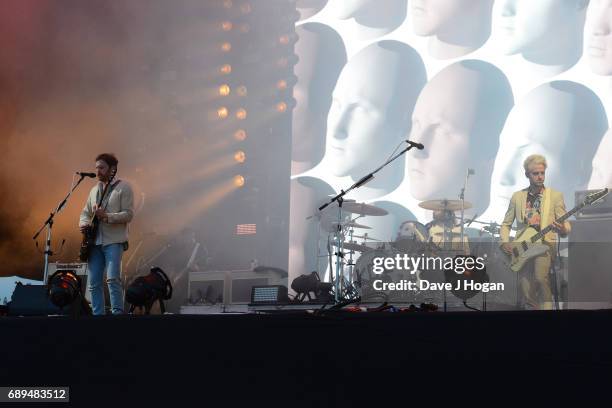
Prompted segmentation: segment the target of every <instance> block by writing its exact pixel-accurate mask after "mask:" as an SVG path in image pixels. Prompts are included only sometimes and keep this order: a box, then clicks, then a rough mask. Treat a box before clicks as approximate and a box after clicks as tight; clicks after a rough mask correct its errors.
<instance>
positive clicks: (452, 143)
mask: <svg viewBox="0 0 612 408" xmlns="http://www.w3.org/2000/svg"><path fill="white" fill-rule="evenodd" d="M512 105H513V97H512V90H511V88H510V84H509V83H508V80H507V78H506V76H505V75H504V74H503V73H502V72H501V71H500V70H499V69H497V68H496V67H495V66H493V65H491V64H489V63H486V62H483V61H476V60H464V61H461V62H456V63H454V64H452V65H450V66H448V67H446V68H445V69H443V70H442V71H440V72H439V73H438V74H437V75H436V76H435V77H433V78H432V79H431V80H430V81H429V82H428V83H427V85H426V86H425V88H424V89H423V91H422V92H421V94H420V95H419V99H418V100H417V104H416V106H415V108H414V113H413V115H412V132H411V134H410V140H413V141H415V142H419V143H423V144H424V145H425V149H423V150H414V149H413V150H411V151H410V153H409V154H410V155H409V157H408V159H407V169H408V179H409V183H410V191H411V194H412V196H413V197H414V198H416V199H418V200H430V199H442V198H455V197H457V195H458V194H459V192H460V190H461V188H462V186H463V182H464V179H465V175H466V172H467V169H468V168H472V169H474V170H475V175H474V176H472V177H471V181H470V188H469V189H468V191H467V193H468V194H467V195H466V199H468V197H470V199H471V200H473V196H474V195H476V196H477V197H480V196H483V195H484V196H486V197H488V189H489V183H490V174H491V170H492V168H493V161H494V158H495V156H496V154H497V148H498V145H499V133H500V132H501V130H502V128H503V125H504V122H505V120H506V117H507V115H508V112H509V111H510V109H511V108H512ZM478 201H479V202H478V206H479V207H478V208H480V207H483V206H484V208H486V205H488V203H487V202H485V201H486V200H482V199H481V198H479V200H478Z"/></svg>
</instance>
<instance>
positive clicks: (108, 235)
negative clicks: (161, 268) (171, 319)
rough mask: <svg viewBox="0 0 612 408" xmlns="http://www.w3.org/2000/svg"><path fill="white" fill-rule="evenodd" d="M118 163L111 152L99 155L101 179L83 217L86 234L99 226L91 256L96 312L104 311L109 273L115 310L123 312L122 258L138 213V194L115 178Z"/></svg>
mask: <svg viewBox="0 0 612 408" xmlns="http://www.w3.org/2000/svg"><path fill="white" fill-rule="evenodd" d="M118 164H119V161H118V160H117V158H116V157H115V156H114V155H113V154H111V153H102V154H100V155H98V157H96V175H97V177H98V181H99V182H98V184H97V185H96V186H94V187H93V188H92V189H91V191H90V193H89V197H88V198H87V202H86V203H85V207H84V208H83V211H82V212H81V217H80V220H79V227H80V229H81V232H83V233H85V232H86V230H87V228H88V227H91V226H92V225H97V228H96V234H95V242H94V243H93V245H91V246H90V249H89V253H88V258H87V267H88V270H89V278H88V283H89V291H90V293H91V303H92V309H93V314H94V315H103V314H104V288H103V286H102V281H103V278H104V273H105V272H106V276H107V279H106V283H107V285H108V291H109V294H110V302H111V312H112V313H113V314H122V313H123V289H122V287H121V257H122V255H123V251H124V250H126V249H127V241H128V223H129V222H130V221H131V220H132V217H133V216H134V204H133V203H134V195H133V192H132V188H131V186H130V185H129V184H128V183H126V182H125V181H122V180H119V179H115V178H114V176H115V174H116V172H117V165H118ZM103 193H105V194H104V197H102V195H103ZM98 203H100V205H99V206H98Z"/></svg>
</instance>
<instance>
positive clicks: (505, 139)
mask: <svg viewBox="0 0 612 408" xmlns="http://www.w3.org/2000/svg"><path fill="white" fill-rule="evenodd" d="M607 127H608V120H607V117H606V113H605V110H604V107H603V105H602V103H601V101H600V100H599V98H598V97H597V95H595V93H593V91H591V90H590V89H588V88H586V87H585V86H584V85H581V84H577V83H575V82H571V81H553V82H549V83H545V84H543V85H540V86H539V87H537V88H535V89H534V90H532V91H531V92H529V93H528V94H527V96H525V98H524V99H523V100H521V101H520V103H518V104H517V105H516V107H515V108H514V109H513V110H512V112H511V114H510V115H509V117H508V121H507V124H506V127H505V128H504V131H503V133H502V137H501V139H500V148H499V154H498V160H497V161H496V163H495V170H494V172H493V186H492V190H493V191H492V194H491V195H492V200H493V201H494V202H495V203H496V205H498V206H501V208H503V207H504V206H507V205H508V201H509V199H510V197H511V196H512V193H514V192H515V191H518V190H520V189H522V188H525V187H527V185H528V180H527V179H526V178H525V171H524V169H523V167H522V162H523V161H524V160H525V158H526V157H527V156H529V155H531V154H540V155H543V156H544V157H546V160H547V162H548V167H547V170H546V186H548V187H552V188H554V189H556V190H559V191H561V192H563V194H564V197H565V203H566V204H567V205H568V206H570V205H571V204H572V203H573V201H574V199H573V198H574V191H576V190H581V189H584V188H586V185H587V182H588V181H589V178H590V176H591V169H592V164H591V163H592V160H593V156H594V154H595V151H596V149H597V147H598V146H599V143H600V141H601V138H602V136H603V134H604V133H605V131H606V129H607Z"/></svg>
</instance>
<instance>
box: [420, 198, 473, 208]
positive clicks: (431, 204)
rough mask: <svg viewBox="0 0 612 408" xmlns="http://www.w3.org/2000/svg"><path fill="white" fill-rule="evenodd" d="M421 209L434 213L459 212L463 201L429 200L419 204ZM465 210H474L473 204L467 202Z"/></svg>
mask: <svg viewBox="0 0 612 408" xmlns="http://www.w3.org/2000/svg"><path fill="white" fill-rule="evenodd" d="M419 207H421V208H424V209H426V210H432V211H445V210H448V211H458V210H460V209H461V200H446V199H442V200H428V201H423V202H421V203H419ZM463 208H464V209H468V208H472V203H470V202H469V201H465V202H464V206H463Z"/></svg>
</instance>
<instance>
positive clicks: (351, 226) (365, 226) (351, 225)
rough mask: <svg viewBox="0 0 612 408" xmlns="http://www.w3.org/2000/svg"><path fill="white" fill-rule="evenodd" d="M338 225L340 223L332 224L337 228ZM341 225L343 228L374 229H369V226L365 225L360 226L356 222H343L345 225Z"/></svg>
mask: <svg viewBox="0 0 612 408" xmlns="http://www.w3.org/2000/svg"><path fill="white" fill-rule="evenodd" d="M336 225H338V222H332V226H334V227H335V226H336ZM340 225H342V226H343V227H349V228H360V229H372V227H368V226H367V225H363V224H358V223H356V222H354V221H348V222H343V223H340Z"/></svg>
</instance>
